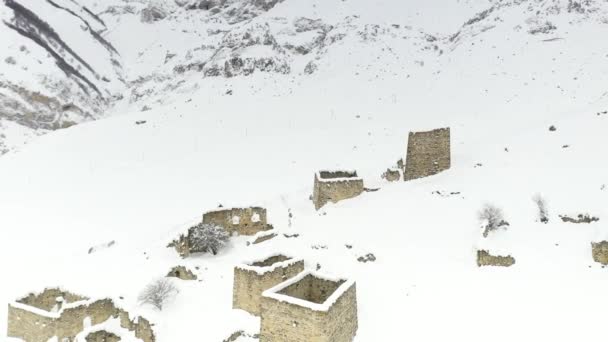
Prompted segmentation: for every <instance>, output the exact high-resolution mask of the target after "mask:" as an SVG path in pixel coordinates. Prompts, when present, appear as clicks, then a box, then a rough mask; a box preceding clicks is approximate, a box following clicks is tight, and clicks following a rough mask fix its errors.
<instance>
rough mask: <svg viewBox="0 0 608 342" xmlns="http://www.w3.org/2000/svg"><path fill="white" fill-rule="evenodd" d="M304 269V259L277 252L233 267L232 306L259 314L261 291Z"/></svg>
mask: <svg viewBox="0 0 608 342" xmlns="http://www.w3.org/2000/svg"><path fill="white" fill-rule="evenodd" d="M302 271H304V261H303V260H298V259H293V258H291V257H288V256H285V255H282V254H279V255H273V256H271V257H268V258H266V259H264V260H260V261H254V262H251V263H248V264H243V265H238V266H236V267H235V268H234V284H233V294H232V307H233V308H235V309H242V310H245V311H247V312H249V313H250V314H252V315H256V316H259V315H260V311H261V296H262V292H264V291H265V290H268V289H269V288H271V287H273V286H275V285H277V284H279V283H281V282H283V281H285V280H287V279H289V278H292V277H294V276H296V275H297V274H299V273H300V272H302Z"/></svg>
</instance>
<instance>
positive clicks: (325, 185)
mask: <svg viewBox="0 0 608 342" xmlns="http://www.w3.org/2000/svg"><path fill="white" fill-rule="evenodd" d="M320 175H321V176H320ZM349 178H352V179H349ZM349 178H342V177H341V178H339V179H335V178H326V179H325V178H322V173H319V174H315V181H314V187H313V193H312V201H313V203H314V205H315V209H316V210H319V209H320V208H321V207H323V206H324V205H326V204H327V203H329V202H331V203H337V202H339V201H342V200H345V199H349V198H353V197H357V196H359V195H360V194H361V193H363V191H364V185H363V179H361V178H358V177H357V174H356V173H354V176H353V175H351V176H350V177H349Z"/></svg>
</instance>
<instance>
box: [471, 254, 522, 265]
mask: <svg viewBox="0 0 608 342" xmlns="http://www.w3.org/2000/svg"><path fill="white" fill-rule="evenodd" d="M513 264H515V258H513V257H512V256H510V255H507V256H500V255H492V254H490V253H489V252H488V251H486V250H478V251H477V266H479V267H481V266H502V267H509V266H512V265H513Z"/></svg>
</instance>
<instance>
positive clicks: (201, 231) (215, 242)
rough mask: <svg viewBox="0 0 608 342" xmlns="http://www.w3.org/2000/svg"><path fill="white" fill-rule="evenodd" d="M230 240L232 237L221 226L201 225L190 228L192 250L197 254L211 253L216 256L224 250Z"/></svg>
mask: <svg viewBox="0 0 608 342" xmlns="http://www.w3.org/2000/svg"><path fill="white" fill-rule="evenodd" d="M229 239H230V235H228V233H227V232H226V230H225V229H224V228H222V227H220V226H216V225H213V224H206V223H199V224H197V225H196V226H194V227H192V228H190V244H191V250H192V251H194V252H197V253H207V252H211V253H213V255H216V254H217V253H218V252H219V251H220V249H222V248H224V246H226V244H227V243H228V240H229Z"/></svg>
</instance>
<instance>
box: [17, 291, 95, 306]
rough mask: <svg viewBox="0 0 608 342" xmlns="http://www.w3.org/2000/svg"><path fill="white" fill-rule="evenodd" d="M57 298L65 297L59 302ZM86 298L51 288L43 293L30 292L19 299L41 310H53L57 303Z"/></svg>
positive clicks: (72, 301)
mask: <svg viewBox="0 0 608 342" xmlns="http://www.w3.org/2000/svg"><path fill="white" fill-rule="evenodd" d="M57 298H63V301H62V302H61V303H58V301H57ZM85 299H87V298H86V297H83V296H79V295H77V294H73V293H70V292H67V291H64V290H61V289H58V288H49V289H45V290H44V291H43V292H42V293H30V294H28V295H27V296H26V297H23V298H21V299H19V300H18V302H19V303H21V304H25V305H29V306H33V307H35V308H38V309H41V310H45V311H51V310H52V309H53V308H54V307H55V306H56V305H57V304H62V303H64V304H65V303H74V302H79V301H81V300H85Z"/></svg>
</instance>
